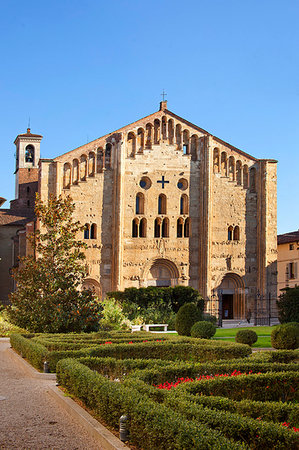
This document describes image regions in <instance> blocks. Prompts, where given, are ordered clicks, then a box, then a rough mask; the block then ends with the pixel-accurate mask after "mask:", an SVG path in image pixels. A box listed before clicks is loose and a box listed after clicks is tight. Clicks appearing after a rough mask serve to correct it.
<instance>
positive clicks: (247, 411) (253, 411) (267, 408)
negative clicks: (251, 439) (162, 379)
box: [159, 389, 299, 428]
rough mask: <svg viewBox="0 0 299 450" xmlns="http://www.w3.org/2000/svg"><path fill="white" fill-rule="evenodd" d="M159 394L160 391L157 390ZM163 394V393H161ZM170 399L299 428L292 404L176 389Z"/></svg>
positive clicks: (298, 414)
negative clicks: (234, 398) (236, 399)
mask: <svg viewBox="0 0 299 450" xmlns="http://www.w3.org/2000/svg"><path fill="white" fill-rule="evenodd" d="M159 392H161V390H159ZM163 392H164V391H163ZM169 395H171V396H172V397H176V398H177V397H178V398H181V399H185V400H187V399H188V400H189V401H192V402H193V403H197V404H199V405H202V406H206V407H208V408H213V409H218V410H221V411H230V412H236V413H238V414H241V415H242V416H247V417H252V418H253V419H257V418H259V419H260V420H263V421H266V422H278V423H282V422H287V423H289V424H290V426H291V427H297V428H298V427H299V408H298V405H297V404H294V403H283V402H267V401H266V402H261V401H254V400H240V401H235V400H231V399H228V398H225V397H214V396H205V395H191V394H189V395H187V394H186V393H185V392H184V393H182V392H180V391H178V390H177V389H172V390H171V391H170V392H169Z"/></svg>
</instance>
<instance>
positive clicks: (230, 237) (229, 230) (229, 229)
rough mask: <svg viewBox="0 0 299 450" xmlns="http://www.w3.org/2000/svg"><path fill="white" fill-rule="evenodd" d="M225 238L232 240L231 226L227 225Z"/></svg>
mask: <svg viewBox="0 0 299 450" xmlns="http://www.w3.org/2000/svg"><path fill="white" fill-rule="evenodd" d="M227 240H228V241H232V240H233V227H232V226H229V227H228V230H227Z"/></svg>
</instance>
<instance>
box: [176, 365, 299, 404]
mask: <svg viewBox="0 0 299 450" xmlns="http://www.w3.org/2000/svg"><path fill="white" fill-rule="evenodd" d="M298 378H299V374H298V372H277V373H273V372H267V373H261V374H252V375H239V376H235V377H227V378H225V377H220V378H219V377H216V378H213V379H210V380H204V381H194V382H191V383H183V384H180V385H179V386H177V387H176V388H175V389H178V390H179V391H181V392H187V393H190V394H195V395H196V394H198V395H213V396H220V397H228V398H231V399H232V400H243V399H247V400H259V401H283V402H286V401H298V400H299V393H298V390H297V389H296V388H297V386H298Z"/></svg>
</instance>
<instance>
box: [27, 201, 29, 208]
mask: <svg viewBox="0 0 299 450" xmlns="http://www.w3.org/2000/svg"><path fill="white" fill-rule="evenodd" d="M27 206H28V208H29V207H30V200H27Z"/></svg>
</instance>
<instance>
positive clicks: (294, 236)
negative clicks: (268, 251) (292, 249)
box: [277, 230, 299, 245]
mask: <svg viewBox="0 0 299 450" xmlns="http://www.w3.org/2000/svg"><path fill="white" fill-rule="evenodd" d="M288 242H299V230H297V231H291V232H290V233H285V234H279V235H278V236H277V244H278V245H279V244H287V243H288Z"/></svg>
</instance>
